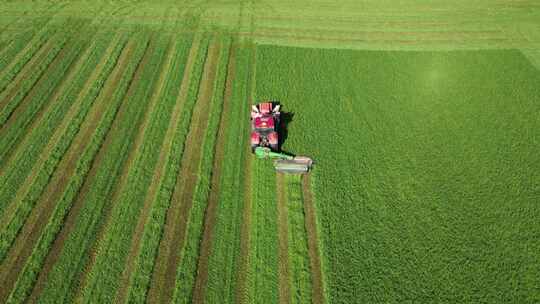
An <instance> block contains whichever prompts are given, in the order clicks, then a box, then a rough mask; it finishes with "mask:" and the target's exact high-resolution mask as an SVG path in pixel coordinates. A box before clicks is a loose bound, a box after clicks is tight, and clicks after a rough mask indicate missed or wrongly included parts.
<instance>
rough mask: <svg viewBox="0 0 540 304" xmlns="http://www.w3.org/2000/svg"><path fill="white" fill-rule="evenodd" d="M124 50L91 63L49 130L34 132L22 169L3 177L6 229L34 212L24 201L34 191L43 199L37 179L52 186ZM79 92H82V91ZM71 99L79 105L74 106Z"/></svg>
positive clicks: (1, 193) (48, 125)
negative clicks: (22, 215)
mask: <svg viewBox="0 0 540 304" xmlns="http://www.w3.org/2000/svg"><path fill="white" fill-rule="evenodd" d="M120 40H122V39H120ZM122 48H123V43H117V44H114V45H111V47H109V49H108V50H107V52H106V54H105V56H107V55H110V56H111V57H110V58H108V59H107V60H105V61H102V63H101V64H100V65H98V66H97V67H95V66H93V65H91V64H92V62H93V61H92V60H91V61H89V63H90V65H89V66H88V67H87V68H88V69H89V70H94V68H95V70H94V71H93V72H92V75H91V76H90V78H89V79H88V80H87V81H86V82H81V83H80V84H78V85H75V86H74V87H72V88H71V89H72V90H70V91H66V92H65V95H64V96H63V97H62V99H63V102H62V103H63V104H64V105H63V106H62V108H60V109H58V112H55V113H54V117H51V119H50V120H47V122H46V127H45V126H43V127H42V128H40V129H39V130H34V131H33V132H32V135H31V136H30V141H31V142H32V145H28V146H26V147H25V148H26V149H25V150H23V151H22V152H20V153H19V155H17V157H16V158H15V161H16V163H17V165H18V166H17V167H9V168H8V169H9V170H8V171H6V172H5V174H3V175H1V176H0V182H1V183H0V185H1V187H0V198H1V199H2V201H4V202H10V203H9V205H7V207H5V206H2V221H1V222H2V223H5V225H7V224H8V223H10V222H11V221H10V220H9V219H10V218H12V217H13V215H14V214H16V212H17V213H20V212H21V211H17V210H19V209H21V208H22V209H23V210H29V209H31V205H26V204H32V203H33V201H28V200H25V201H23V199H24V197H25V196H26V195H27V194H28V192H29V191H30V190H31V189H35V190H33V191H37V194H36V195H39V192H40V191H41V190H39V188H37V189H36V188H35V186H34V188H31V187H32V185H34V181H36V179H37V180H39V179H41V181H40V182H37V183H38V184H41V185H42V186H43V187H44V186H45V184H46V183H47V182H48V179H49V175H50V174H52V172H53V171H54V169H55V167H56V164H57V163H58V162H59V161H60V159H61V158H62V156H63V154H64V153H65V151H66V150H67V149H68V147H69V145H70V143H71V141H72V140H73V137H74V136H75V135H76V133H77V132H78V130H79V126H80V124H81V123H82V121H83V119H84V117H85V116H86V113H87V112H88V109H89V108H90V107H91V105H92V103H93V101H94V99H95V98H96V96H97V94H98V93H99V91H100V89H101V87H102V86H103V83H104V82H105V80H106V77H107V76H108V74H109V73H110V71H111V70H112V68H113V66H114V64H115V63H116V59H117V58H118V56H119V53H120V51H121V50H122ZM96 60H97V58H96ZM88 72H90V71H88ZM79 89H82V91H78V90H79ZM70 99H74V100H75V101H74V102H73V103H70ZM67 108H69V110H68V109H67ZM66 111H67V112H66ZM53 121H55V122H57V123H58V122H60V121H61V123H60V125H59V126H57V127H55V126H56V124H55V123H52V122H53ZM21 202H22V203H21ZM26 212H28V211H26ZM2 227H3V228H2V231H4V229H5V228H4V227H5V226H2Z"/></svg>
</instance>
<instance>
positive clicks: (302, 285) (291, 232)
mask: <svg viewBox="0 0 540 304" xmlns="http://www.w3.org/2000/svg"><path fill="white" fill-rule="evenodd" d="M301 178H302V176H301V175H298V174H294V175H293V174H290V175H285V176H284V184H283V186H282V187H283V189H282V190H283V195H284V198H285V199H284V204H285V208H286V209H287V221H288V223H287V226H288V262H289V263H288V267H289V271H288V272H289V277H288V283H289V286H290V303H293V304H296V303H312V302H313V300H312V283H311V282H312V277H311V272H310V263H309V254H308V241H307V233H306V225H305V217H304V206H303V205H304V199H303V192H302V181H301ZM282 182H283V180H282Z"/></svg>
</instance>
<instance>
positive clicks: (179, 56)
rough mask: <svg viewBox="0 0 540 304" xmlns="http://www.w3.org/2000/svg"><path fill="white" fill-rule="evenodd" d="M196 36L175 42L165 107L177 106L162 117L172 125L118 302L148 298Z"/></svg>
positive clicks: (178, 144)
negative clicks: (162, 195)
mask: <svg viewBox="0 0 540 304" xmlns="http://www.w3.org/2000/svg"><path fill="white" fill-rule="evenodd" d="M195 39H196V40H195V41H191V40H190V39H179V40H178V41H177V42H176V44H175V46H174V53H175V55H174V56H175V58H174V62H173V63H172V65H171V70H170V72H169V73H170V77H168V83H167V85H166V87H165V92H166V93H165V95H164V96H163V99H164V101H163V105H164V107H165V106H167V109H170V106H171V105H172V106H173V108H172V111H169V113H170V118H169V119H166V118H165V117H163V119H162V120H160V121H162V122H164V123H166V122H168V126H167V127H166V128H165V129H164V130H166V133H165V135H164V138H163V144H162V146H161V150H160V151H159V158H158V161H157V164H156V169H155V170H154V174H153V176H152V180H151V183H150V187H149V188H148V191H147V192H146V195H145V197H144V203H143V210H142V211H141V215H140V216H139V219H138V222H137V226H136V228H135V232H134V236H133V240H132V242H131V247H130V249H129V255H128V257H127V259H126V267H125V270H124V271H123V273H122V278H121V281H120V287H119V289H118V292H117V295H116V299H115V302H116V303H124V302H126V301H127V302H140V303H142V302H144V301H145V299H146V294H147V291H148V288H149V284H150V278H151V273H152V268H153V265H154V259H155V254H156V251H157V248H158V245H159V239H160V235H161V232H160V229H161V225H162V224H163V222H164V218H165V212H166V210H167V207H168V202H169V199H168V198H167V199H158V194H159V193H160V192H159V189H160V188H162V187H164V186H165V185H166V183H167V181H168V180H169V181H170V179H171V178H170V177H171V174H168V173H170V167H171V164H178V162H179V161H180V157H181V154H182V151H181V147H182V145H183V139H185V133H187V132H184V134H183V135H181V134H177V130H178V126H179V123H180V122H181V121H184V120H189V119H187V118H186V117H184V115H183V114H185V113H188V112H189V111H185V107H184V105H185V102H186V97H187V92H188V86H189V84H190V83H189V82H190V77H191V73H192V71H193V65H194V63H195V59H196V56H197V51H198V50H199V43H200V39H199V38H195ZM188 50H189V51H188ZM188 52H189V55H188ZM186 57H187V61H186ZM180 71H183V77H180V75H182V74H181V73H180ZM174 167H176V166H173V168H174ZM173 178H174V177H173ZM164 190H165V189H164Z"/></svg>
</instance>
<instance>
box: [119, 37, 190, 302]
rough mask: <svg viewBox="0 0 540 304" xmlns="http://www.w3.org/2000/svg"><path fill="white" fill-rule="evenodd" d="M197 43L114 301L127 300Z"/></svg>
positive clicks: (169, 151)
mask: <svg viewBox="0 0 540 304" xmlns="http://www.w3.org/2000/svg"><path fill="white" fill-rule="evenodd" d="M199 45H200V39H199V38H196V40H194V41H193V44H192V46H191V49H190V53H189V55H188V59H187V63H186V66H185V69H184V75H183V78H182V83H181V85H180V93H179V94H178V98H177V100H176V103H175V105H174V108H173V111H172V115H171V119H170V121H169V126H168V128H167V133H166V134H165V138H164V140H163V145H162V147H161V150H160V154H159V159H158V162H157V164H156V170H155V171H154V175H153V176H152V183H151V184H150V188H149V189H148V192H147V194H146V197H145V200H144V204H143V210H142V212H141V215H140V216H139V221H138V223H137V226H136V228H135V232H134V237H133V240H132V244H131V248H130V251H129V254H128V257H127V259H126V261H127V262H126V268H125V271H124V272H123V274H122V278H121V283H120V288H119V289H118V293H117V295H116V301H115V302H116V303H124V302H126V300H127V296H128V291H129V285H130V281H131V277H132V273H133V269H134V267H135V261H136V259H137V255H138V254H139V252H140V250H141V245H142V244H141V240H142V237H143V233H144V229H145V226H146V224H147V222H148V217H149V215H150V211H151V207H152V204H153V203H154V201H155V200H156V199H157V194H158V190H159V188H160V186H161V183H162V179H163V176H164V174H165V169H166V165H167V163H168V160H169V157H170V153H171V146H172V143H173V139H174V138H173V137H174V134H175V131H176V129H177V126H178V123H179V122H180V116H181V114H182V109H183V108H184V104H185V100H186V97H187V93H188V86H189V80H190V76H191V71H192V70H193V64H194V63H195V58H196V57H197V52H198V50H199ZM177 48H178V45H176V46H175V47H174V49H175V50H176V49H177ZM174 53H175V52H171V60H172V58H173V57H174V56H173V55H174ZM169 64H170V63H169Z"/></svg>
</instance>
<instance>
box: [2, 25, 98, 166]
mask: <svg viewBox="0 0 540 304" xmlns="http://www.w3.org/2000/svg"><path fill="white" fill-rule="evenodd" d="M89 38H90V39H91V38H92V35H90V37H89ZM88 44H89V41H88V39H84V40H83V39H77V38H75V39H74V40H73V41H71V42H70V43H68V44H67V45H66V47H64V48H63V49H62V50H61V51H60V53H59V54H58V56H56V58H55V59H54V60H53V62H52V63H51V65H50V66H49V68H48V69H47V71H45V73H44V74H43V76H42V77H41V78H40V79H39V80H38V81H37V83H36V84H35V85H34V86H33V87H32V89H31V90H30V91H29V92H28V94H27V95H26V96H25V97H24V98H23V99H22V101H21V102H20V104H19V105H18V106H17V108H15V110H14V111H13V113H12V114H11V116H10V117H9V119H8V120H7V121H6V123H5V124H4V125H3V126H2V127H1V128H0V155H1V156H0V168H2V167H3V166H4V165H5V163H6V160H7V159H9V156H10V155H11V153H12V152H13V147H14V146H16V145H17V144H18V142H19V140H20V137H21V136H24V134H28V133H30V132H29V130H30V131H31V130H34V129H35V128H36V127H37V125H38V124H39V122H40V121H41V119H42V118H44V117H46V113H47V112H48V111H49V110H50V109H51V108H54V105H55V101H57V100H58V97H59V96H60V95H61V94H62V93H64V91H65V89H66V87H68V86H69V85H71V84H72V81H73V80H74V78H75V76H76V75H77V73H78V72H79V71H80V68H81V67H82V66H83V64H84V62H85V61H86V59H87V56H88V54H89V52H90V51H91V50H92V49H93V47H92V46H90V47H88ZM84 48H86V52H85V53H84V54H83V55H82V56H79V53H80V52H81V51H82V50H83V49H84ZM77 57H79V59H78V60H76V58H77Z"/></svg>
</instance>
